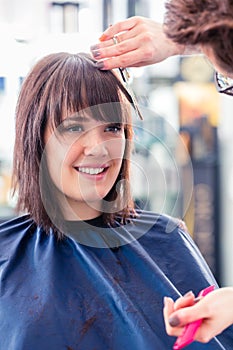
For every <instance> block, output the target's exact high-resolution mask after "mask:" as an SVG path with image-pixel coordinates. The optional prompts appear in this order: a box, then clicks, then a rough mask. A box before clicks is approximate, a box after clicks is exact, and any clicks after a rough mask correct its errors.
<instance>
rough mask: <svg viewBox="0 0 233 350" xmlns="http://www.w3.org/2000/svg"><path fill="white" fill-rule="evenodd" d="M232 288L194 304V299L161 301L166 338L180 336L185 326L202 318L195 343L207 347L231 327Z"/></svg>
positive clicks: (191, 296) (222, 290)
mask: <svg viewBox="0 0 233 350" xmlns="http://www.w3.org/2000/svg"><path fill="white" fill-rule="evenodd" d="M232 305H233V288H232V287H226V288H221V289H218V290H215V291H213V292H211V293H209V294H208V295H206V296H205V297H203V298H201V300H200V301H199V302H197V303H195V300H194V296H193V295H191V294H190V295H187V296H184V297H181V298H179V299H177V300H176V302H174V301H173V300H172V299H171V298H166V297H165V300H164V310H163V312H164V320H165V325H166V331H167V333H168V334H169V335H172V336H179V335H180V334H181V333H182V330H183V327H184V325H186V324H187V323H190V322H193V321H196V320H198V319H201V318H203V322H202V324H201V327H200V328H199V329H198V331H197V333H196V335H195V340H197V341H199V342H202V343H207V342H208V341H210V339H212V338H213V337H214V336H216V335H218V334H220V333H221V332H222V331H223V330H224V329H225V328H227V327H228V326H230V325H231V324H232V323H233V311H232Z"/></svg>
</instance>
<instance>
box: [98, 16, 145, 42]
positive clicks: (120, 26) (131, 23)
mask: <svg viewBox="0 0 233 350" xmlns="http://www.w3.org/2000/svg"><path fill="white" fill-rule="evenodd" d="M142 21H143V17H140V16H134V17H130V18H128V19H126V20H124V21H120V22H117V23H115V24H113V25H111V26H110V27H108V28H107V29H106V30H105V31H104V32H103V34H102V35H101V37H100V38H99V40H100V41H106V40H109V39H111V38H112V37H113V36H114V35H116V34H119V33H121V32H124V31H128V30H130V29H132V28H133V27H135V26H136V25H137V24H138V23H139V22H142Z"/></svg>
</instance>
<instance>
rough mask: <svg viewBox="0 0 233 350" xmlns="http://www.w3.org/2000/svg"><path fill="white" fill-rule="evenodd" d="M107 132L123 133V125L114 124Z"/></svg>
mask: <svg viewBox="0 0 233 350" xmlns="http://www.w3.org/2000/svg"><path fill="white" fill-rule="evenodd" d="M105 130H106V131H107V132H112V133H114V134H115V133H118V132H121V131H122V130H123V128H122V125H121V124H113V125H109V126H108V127H107V128H106V129H105Z"/></svg>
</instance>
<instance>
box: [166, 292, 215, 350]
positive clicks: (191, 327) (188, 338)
mask: <svg viewBox="0 0 233 350" xmlns="http://www.w3.org/2000/svg"><path fill="white" fill-rule="evenodd" d="M213 290H214V286H209V287H207V288H205V289H203V290H201V291H200V293H199V294H198V297H204V296H205V295H207V294H208V293H210V292H212V291H213ZM201 323H202V318H201V319H200V320H196V321H194V322H191V323H189V324H187V325H186V326H185V327H184V330H183V332H182V334H181V335H180V336H179V337H178V338H177V340H176V342H175V344H174V346H173V350H180V349H183V348H184V347H185V346H187V345H189V344H190V343H192V342H193V341H194V336H195V334H196V331H197V330H198V328H199V327H200V325H201Z"/></svg>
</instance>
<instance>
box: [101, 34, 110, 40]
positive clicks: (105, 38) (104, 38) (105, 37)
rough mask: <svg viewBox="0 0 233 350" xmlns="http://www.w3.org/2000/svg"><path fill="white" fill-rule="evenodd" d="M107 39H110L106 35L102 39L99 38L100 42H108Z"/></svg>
mask: <svg viewBox="0 0 233 350" xmlns="http://www.w3.org/2000/svg"><path fill="white" fill-rule="evenodd" d="M107 39H108V36H107V35H105V34H102V35H101V37H99V40H100V41H105V40H107Z"/></svg>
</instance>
